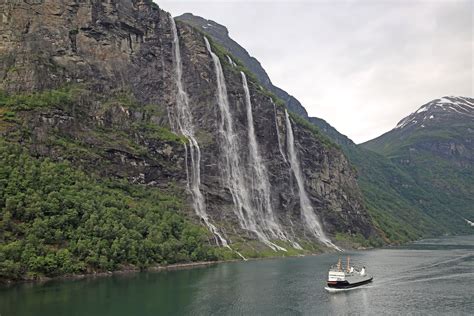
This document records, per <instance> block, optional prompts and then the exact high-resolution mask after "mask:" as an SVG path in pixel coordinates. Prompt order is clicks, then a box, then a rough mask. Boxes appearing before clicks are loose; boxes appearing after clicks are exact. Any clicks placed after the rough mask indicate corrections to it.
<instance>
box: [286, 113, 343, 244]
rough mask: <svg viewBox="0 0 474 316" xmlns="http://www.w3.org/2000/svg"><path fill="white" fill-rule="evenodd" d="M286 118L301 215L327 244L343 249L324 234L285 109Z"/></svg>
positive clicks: (311, 229)
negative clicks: (310, 196) (306, 186)
mask: <svg viewBox="0 0 474 316" xmlns="http://www.w3.org/2000/svg"><path fill="white" fill-rule="evenodd" d="M285 119H286V139H287V146H288V159H289V161H290V167H291V170H292V171H293V174H294V176H295V178H296V183H297V185H298V192H299V198H300V208H301V215H302V217H303V220H304V222H305V224H306V226H307V227H308V228H309V230H310V231H311V232H312V233H313V234H314V235H315V236H316V237H317V238H318V239H319V240H320V241H321V242H322V243H324V244H325V245H326V246H329V247H332V248H334V249H336V250H341V249H340V248H338V247H337V246H336V245H334V244H333V243H332V242H331V240H330V239H329V238H328V237H327V236H326V234H324V231H323V228H322V226H321V223H320V222H319V219H318V216H317V215H316V214H315V213H314V210H313V207H312V206H311V202H310V200H309V197H308V194H307V193H306V190H305V188H304V180H303V175H302V173H301V167H300V163H299V161H298V156H297V154H296V149H295V139H294V135H293V128H292V127H291V121H290V117H289V115H288V111H287V110H285Z"/></svg>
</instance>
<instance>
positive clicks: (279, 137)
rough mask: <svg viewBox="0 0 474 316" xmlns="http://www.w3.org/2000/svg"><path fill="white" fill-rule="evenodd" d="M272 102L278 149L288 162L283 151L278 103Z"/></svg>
mask: <svg viewBox="0 0 474 316" xmlns="http://www.w3.org/2000/svg"><path fill="white" fill-rule="evenodd" d="M270 100H271V99H270ZM271 102H272V104H273V112H274V113H275V128H276V132H277V139H278V149H279V150H280V154H281V156H282V157H283V161H284V162H286V163H287V162H288V160H286V157H285V154H284V153H283V147H282V146H281V135H280V129H279V128H278V116H277V109H276V104H275V102H273V100H271Z"/></svg>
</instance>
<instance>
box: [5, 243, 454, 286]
mask: <svg viewBox="0 0 474 316" xmlns="http://www.w3.org/2000/svg"><path fill="white" fill-rule="evenodd" d="M440 237H447V236H440ZM429 238H437V237H424V238H420V239H416V240H412V241H408V242H406V243H402V244H400V245H384V246H382V247H367V248H366V247H360V248H351V247H349V248H347V249H344V250H345V251H354V250H356V251H367V250H374V249H384V248H396V247H400V246H401V245H404V244H411V243H414V242H417V241H420V240H424V239H429ZM438 238H439V237H438ZM345 251H343V252H342V253H344V252H345ZM327 253H331V252H320V253H309V254H304V255H303V254H300V255H293V256H275V257H259V258H248V259H247V261H257V260H269V259H283V258H298V257H310V256H318V255H322V254H327ZM231 262H246V261H245V260H241V259H231V260H217V261H196V262H186V263H175V264H170V265H154V266H150V267H148V268H146V269H139V268H135V267H130V266H129V267H124V268H122V269H119V270H114V271H105V272H92V273H82V274H65V275H60V276H55V277H40V278H37V279H20V280H0V288H2V287H3V288H7V287H10V286H16V285H20V284H32V285H35V284H44V283H48V282H52V281H68V280H71V281H72V280H84V279H95V278H104V277H111V276H117V275H132V274H137V273H140V272H161V271H175V270H186V269H194V268H202V267H208V266H212V265H217V264H222V263H231Z"/></svg>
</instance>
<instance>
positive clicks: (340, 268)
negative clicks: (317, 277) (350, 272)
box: [337, 258, 342, 271]
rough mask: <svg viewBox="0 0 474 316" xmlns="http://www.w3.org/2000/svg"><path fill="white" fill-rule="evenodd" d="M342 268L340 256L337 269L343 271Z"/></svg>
mask: <svg viewBox="0 0 474 316" xmlns="http://www.w3.org/2000/svg"><path fill="white" fill-rule="evenodd" d="M341 270H342V263H341V258H339V260H338V261H337V271H341Z"/></svg>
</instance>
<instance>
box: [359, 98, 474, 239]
mask: <svg viewBox="0 0 474 316" xmlns="http://www.w3.org/2000/svg"><path fill="white" fill-rule="evenodd" d="M362 146H363V147H365V148H367V149H370V150H372V151H375V152H378V153H380V154H382V155H384V156H385V157H387V158H389V159H390V160H391V161H393V162H394V163H395V164H397V165H398V166H399V167H400V168H402V169H403V170H405V171H406V172H408V173H409V174H410V175H411V176H412V177H413V179H414V180H415V181H416V183H417V185H418V186H419V187H420V188H423V189H424V190H425V191H426V194H425V195H423V197H422V198H420V202H422V203H423V204H424V208H425V209H426V212H427V213H428V214H430V215H431V216H432V217H434V218H437V219H438V220H441V221H442V222H443V223H444V225H445V226H451V228H452V229H453V228H455V227H463V226H466V227H467V225H466V222H465V220H464V219H465V218H467V219H472V217H474V213H473V212H474V210H473V208H472V205H474V99H472V98H468V97H443V98H441V99H436V100H433V101H431V102H429V103H427V104H425V105H423V106H421V107H420V108H419V109H418V110H417V111H416V112H414V113H412V114H411V115H409V116H408V117H406V118H404V119H403V120H401V121H400V122H399V123H398V124H397V126H396V127H395V128H394V129H393V130H391V131H389V132H387V133H385V134H384V135H382V136H380V137H378V138H376V139H374V140H371V141H369V142H366V143H364V144H362ZM459 229H460V230H466V229H462V228H459Z"/></svg>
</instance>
